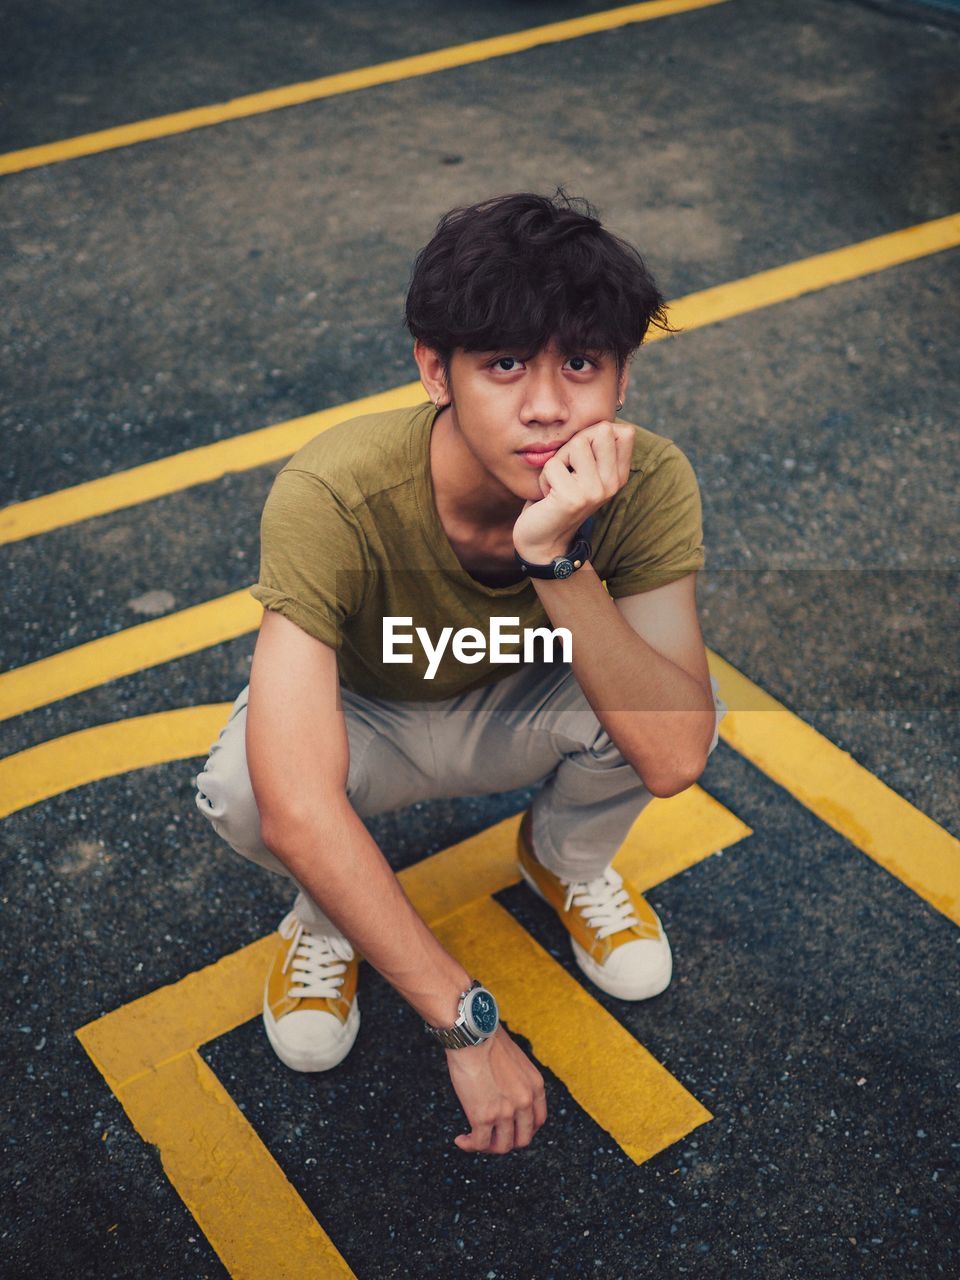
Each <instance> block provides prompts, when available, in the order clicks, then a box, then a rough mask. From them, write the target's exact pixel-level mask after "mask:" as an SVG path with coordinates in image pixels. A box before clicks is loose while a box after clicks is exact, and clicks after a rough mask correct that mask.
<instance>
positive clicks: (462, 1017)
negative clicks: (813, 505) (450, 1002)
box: [423, 978, 500, 1049]
mask: <svg viewBox="0 0 960 1280" xmlns="http://www.w3.org/2000/svg"><path fill="white" fill-rule="evenodd" d="M499 1025H500V1010H499V1009H498V1008H497V1002H496V1000H495V999H494V997H493V995H492V993H491V992H489V991H488V990H487V988H486V987H484V986H481V984H480V983H479V982H478V981H477V980H476V978H474V980H473V982H471V984H470V986H469V987H467V989H466V991H463V992H461V993H460V1005H459V1008H458V1010H457V1020H456V1022H455V1023H454V1024H453V1026H452V1027H431V1025H430V1023H429V1022H425V1023H424V1024H423V1027H424V1030H425V1031H426V1032H427V1034H428V1035H430V1036H432V1037H433V1039H434V1040H436V1041H437V1042H438V1043H439V1044H442V1045H443V1047H444V1048H445V1049H466V1048H469V1047H470V1046H471V1045H475V1044H480V1043H481V1041H483V1040H489V1039H490V1037H491V1036H492V1035H493V1033H494V1032H495V1031H496V1029H497V1027H498V1026H499Z"/></svg>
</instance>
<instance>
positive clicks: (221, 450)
mask: <svg viewBox="0 0 960 1280" xmlns="http://www.w3.org/2000/svg"><path fill="white" fill-rule="evenodd" d="M424 399H425V394H424V390H423V387H422V386H421V385H420V383H419V382H408V383H406V384H405V385H404V386H402V387H394V388H393V389H392V390H390V391H381V392H379V393H378V394H377V395H373V396H364V397H363V398H362V399H360V400H353V401H351V402H350V403H348V404H339V405H335V406H334V407H333V408H331V409H322V410H320V411H319V412H318V413H308V414H306V415H305V416H304V417H302V418H291V419H290V420H289V421H288V422H278V423H276V424H275V425H274V426H272V427H260V428H259V429H258V430H256V431H247V432H245V433H244V434H243V435H240V436H232V437H231V438H230V439H229V440H218V441H217V442H216V444H206V445H201V446H200V447H199V448H197V449H187V450H185V451H184V452H183V453H172V454H170V455H169V456H168V457H166V458H157V460H156V461H155V462H145V463H144V464H143V465H142V466H139V467H131V468H130V469H129V470H128V471H115V472H114V473H113V474H112V475H109V476H101V477H100V478H99V479H98V480H87V481H85V482H84V483H83V484H76V485H71V487H70V488H68V489H58V490H57V492H56V493H45V494H43V495H42V497H39V498H30V499H28V500H27V501H26V502H16V503H13V504H12V505H11V506H8V507H4V508H3V510H0V544H2V543H4V542H18V541H19V540H20V539H21V538H32V537H34V536H35V535H36V534H38V533H47V532H49V531H50V530H51V529H60V528H62V527H63V526H64V525H69V524H76V523H78V522H79V521H80V520H90V519H91V518H92V517H94V516H102V515H106V514H107V513H108V512H110V511H122V510H123V509H124V508H125V507H133V506H137V505H139V504H140V503H141V502H150V501H152V500H153V499H155V498H162V497H164V496H165V495H166V494H168V493H179V492H180V490H181V489H189V488H191V487H192V486H193V485H197V484H206V483H208V482H209V481H211V480H220V479H221V478H222V477H223V476H225V475H229V474H230V473H231V472H233V471H249V470H250V469H251V468H253V467H260V466H263V465H265V464H266V463H269V462H276V461H277V460H278V459H280V458H287V457H289V456H290V454H291V453H295V452H296V451H297V449H299V448H300V446H301V445H303V444H306V443H307V441H308V440H312V439H313V437H314V436H316V435H319V434H320V433H321V432H322V431H326V429H327V428H328V427H332V426H334V425H335V424H336V423H338V422H344V421H346V420H347V419H348V418H353V417H357V416H359V415H360V414H363V413H381V412H385V411H386V410H388V409H402V408H406V407H409V406H410V405H415V404H419V403H420V402H421V401H422V400H424Z"/></svg>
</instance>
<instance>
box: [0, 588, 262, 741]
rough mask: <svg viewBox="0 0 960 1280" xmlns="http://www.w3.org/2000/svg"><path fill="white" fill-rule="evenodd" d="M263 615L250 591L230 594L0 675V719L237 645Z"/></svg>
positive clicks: (257, 624) (7, 718)
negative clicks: (203, 651)
mask: <svg viewBox="0 0 960 1280" xmlns="http://www.w3.org/2000/svg"><path fill="white" fill-rule="evenodd" d="M262 615H263V608H262V606H261V605H259V604H258V603H257V601H256V600H254V599H253V597H252V596H251V595H250V593H249V592H248V591H232V592H231V593H230V594H229V595H225V596H219V597H218V598H217V599H215V600H205V601H204V602H203V604H197V605H193V606H192V607H191V608H189V609H181V610H179V612H177V613H171V614H168V615H167V616H166V617H165V618H156V619H154V621H153V622H141V623H140V624H139V625H138V626H136V627H128V628H127V629H126V630H125V631H117V632H115V633H114V634H113V635H111V636H101V637H100V638H99V639H98V640H89V641H88V642H87V643H86V644H78V645H77V646H76V647H75V648H73V649H64V650H63V651H62V652H61V653H54V654H52V655H51V656H50V657H49V658H40V659H39V660H38V661H37V662H31V663H28V664H27V665H26V666H23V667H17V668H16V669H15V670H13V671H7V672H5V673H4V674H3V675H0V720H9V719H10V717H11V716H19V715H23V714H24V713H25V712H27V711H35V710H36V708H37V707H45V706H47V705H49V704H50V703H51V702H59V701H60V700H61V698H69V697H72V696H73V695H74V694H75V693H83V692H84V690H86V689H95V688H97V687H98V686H99V685H102V684H106V683H107V682H108V681H110V680H117V679H119V678H120V677H121V676H128V675H132V674H133V672H135V671H142V670H144V668H146V667H155V666H159V664H160V663H162V662H172V661H173V660H174V659H175V658H182V657H183V656H184V655H185V654H188V653H197V652H199V651H200V650H201V649H209V648H211V647H212V646H213V645H217V644H223V643H224V642H226V641H227V640H235V639H236V638H237V637H238V636H242V635H247V634H248V633H249V632H251V631H255V630H256V629H257V627H259V625H260V618H261V617H262Z"/></svg>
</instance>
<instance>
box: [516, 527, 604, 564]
mask: <svg viewBox="0 0 960 1280" xmlns="http://www.w3.org/2000/svg"><path fill="white" fill-rule="evenodd" d="M592 530H593V516H588V517H587V519H586V520H584V522H583V524H582V525H581V526H580V528H579V529H578V530H577V532H576V533H575V534H574V535H573V544H572V546H571V547H570V550H569V551H568V552H567V554H566V555H565V556H554V557H553V559H552V560H551V561H550V563H549V564H531V563H530V562H529V560H524V558H523V556H521V554H520V552H519V551H517V549H516V548H514V551H513V554H514V556H515V557H516V560H517V564H519V566H520V568H521V569H522V570H523V572H524V573H525V574H526V575H527V577H528V578H569V577H570V575H571V573H576V571H577V570H578V569H580V568H582V567H583V565H584V564H585V563H586V562H587V561H588V560H589V559H590V554H591V548H590V534H591V532H592Z"/></svg>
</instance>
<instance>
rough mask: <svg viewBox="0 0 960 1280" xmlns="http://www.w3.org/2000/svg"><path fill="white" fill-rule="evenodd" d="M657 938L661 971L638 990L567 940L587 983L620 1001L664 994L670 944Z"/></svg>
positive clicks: (670, 964)
mask: <svg viewBox="0 0 960 1280" xmlns="http://www.w3.org/2000/svg"><path fill="white" fill-rule="evenodd" d="M517 866H518V867H519V868H520V874H521V875H522V876H523V878H524V880H526V882H527V884H528V885H529V886H530V888H531V889H532V890H533V892H534V893H535V894H536V895H537V897H538V898H541V899H542V900H543V901H544V902H546V903H547V906H552V904H551V903H550V902H549V900H548V899H547V898H546V896H545V895H544V893H543V890H542V889H541V888H540V886H539V885H538V884H537V882H536V880H534V879H533V877H532V876H531V875H530V874H529V873H528V872H527V870H526V868H525V867H524V865H523V863H522V862H518V863H517ZM660 936H661V938H662V940H663V949H664V955H663V963H662V964H661V966H660V968H659V969H658V970H657V971H655V972H654V973H653V974H651V975H650V977H649V978H648V980H647V981H646V982H644V983H643V985H642V986H639V987H638V986H637V984H636V983H629V982H624V981H622V980H620V981H618V980H617V979H616V978H612V977H611V976H610V975H609V974H608V973H605V972H604V970H603V966H602V965H599V964H597V962H596V960H594V958H593V956H592V955H590V953H589V952H588V951H584V949H583V947H581V946H580V944H579V942H577V940H576V938H573V937H571V938H570V946H571V948H572V949H573V957H574V959H575V960H576V962H577V964H578V966H579V967H580V969H581V970H582V971H583V973H585V974H586V975H587V977H588V978H589V979H590V981H591V982H592V983H593V984H594V985H595V986H598V987H599V988H600V990H601V991H605V992H606V994H607V995H608V996H616V997H617V998H618V999H619V1000H652V999H653V997H654V996H659V995H662V993H663V992H664V991H666V989H667V987H669V985H670V980H671V978H672V977H673V953H672V952H671V950H670V943H669V941H668V939H667V937H666V935H665V934H663V933H661V935H660Z"/></svg>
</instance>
